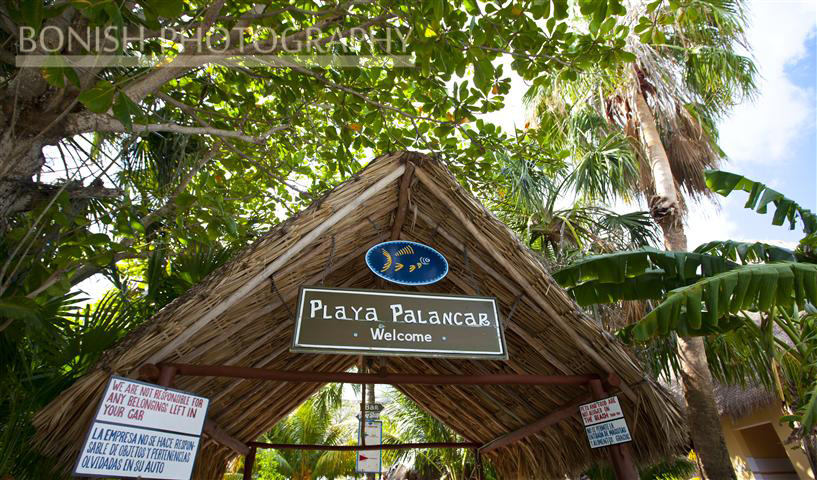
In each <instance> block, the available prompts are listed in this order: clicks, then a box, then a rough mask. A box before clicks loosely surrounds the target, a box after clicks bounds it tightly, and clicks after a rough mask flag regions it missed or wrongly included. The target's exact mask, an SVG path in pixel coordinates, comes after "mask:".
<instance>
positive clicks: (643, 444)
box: [35, 152, 685, 480]
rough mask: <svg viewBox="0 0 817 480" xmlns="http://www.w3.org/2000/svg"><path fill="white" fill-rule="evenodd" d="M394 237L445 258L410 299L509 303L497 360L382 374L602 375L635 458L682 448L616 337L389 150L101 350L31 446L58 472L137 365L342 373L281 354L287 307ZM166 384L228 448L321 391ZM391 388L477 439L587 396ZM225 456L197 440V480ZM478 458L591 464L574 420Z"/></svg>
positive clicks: (447, 188)
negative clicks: (194, 400)
mask: <svg viewBox="0 0 817 480" xmlns="http://www.w3.org/2000/svg"><path fill="white" fill-rule="evenodd" d="M401 186H402V188H401ZM401 199H402V201H401ZM401 205H402V208H401ZM395 236H398V237H399V238H400V239H405V240H414V241H418V242H422V243H426V244H429V245H431V246H433V247H435V248H436V249H437V250H439V251H440V252H442V253H443V254H444V255H445V256H446V257H447V258H448V261H449V263H450V266H451V270H450V273H449V274H448V276H447V277H446V278H445V279H444V280H442V281H440V282H439V283H437V284H434V285H431V286H428V287H421V288H419V290H422V291H429V292H447V293H462V294H476V293H477V292H479V293H480V294H482V295H490V296H494V297H496V298H497V299H498V300H499V302H500V305H501V309H502V312H501V313H502V315H503V317H504V318H507V317H508V316H509V312H510V310H511V308H512V306H513V305H514V304H515V301H516V304H515V308H514V312H513V315H512V318H511V319H510V321H509V322H507V324H506V332H505V334H506V338H507V343H508V351H509V354H510V360H508V361H506V362H505V361H485V360H482V361H475V360H460V359H456V360H447V359H420V358H389V359H388V360H387V361H386V362H385V363H386V368H387V369H388V371H389V372H401V373H428V374H435V373H436V374H469V373H472V374H478V373H531V374H542V375H560V374H568V375H569V374H587V373H597V374H601V375H605V374H606V373H609V372H615V373H617V374H618V375H619V376H620V378H621V379H622V380H623V382H622V390H623V391H622V392H619V397H620V398H621V399H622V400H623V405H624V410H625V413H626V415H627V417H628V421H629V423H630V428H631V430H632V432H633V435H634V438H635V442H634V444H633V451H634V453H635V455H636V457H637V458H638V459H642V460H643V459H646V458H654V457H656V456H660V455H663V454H665V453H667V452H669V451H671V450H673V449H675V448H676V447H677V446H679V445H682V444H683V443H684V442H685V433H684V430H685V428H684V427H683V423H682V421H681V418H680V415H679V412H678V409H677V407H676V404H675V403H674V401H673V400H672V398H671V396H670V395H669V394H667V392H666V391H665V390H663V389H662V388H660V387H658V386H657V385H655V384H654V383H653V382H651V381H650V380H648V379H647V378H646V376H645V374H644V372H643V371H642V370H641V368H639V366H638V365H637V362H636V361H635V359H634V357H633V356H632V355H631V354H630V353H629V352H628V351H627V350H626V349H625V348H624V347H623V346H622V345H621V344H620V343H619V342H618V341H617V340H616V339H614V338H613V337H612V336H610V335H607V334H605V333H604V332H603V331H601V329H600V328H599V327H597V326H596V325H595V324H593V323H592V322H591V321H590V320H589V319H588V318H587V317H586V316H585V315H583V313H582V312H581V311H580V310H579V309H578V308H577V306H576V305H575V304H574V303H573V302H572V301H571V300H570V299H569V298H568V297H567V295H566V294H565V292H564V291H563V290H562V289H561V288H560V287H559V286H558V285H557V284H556V283H555V282H554V281H553V279H552V278H551V277H550V275H549V274H548V273H547V271H546V269H545V267H544V265H543V264H542V263H541V262H540V260H539V259H537V257H536V256H535V255H534V254H533V253H532V252H531V251H530V250H529V249H528V248H526V247H525V246H524V245H522V244H521V243H520V242H519V241H518V240H517V238H516V237H515V236H514V234H513V233H512V232H511V231H510V230H508V228H507V227H505V225H503V224H502V223H501V222H499V221H498V220H497V219H496V218H495V217H494V216H493V215H492V214H491V213H490V212H488V211H487V210H486V209H485V208H484V207H483V206H482V205H481V204H480V203H479V202H478V201H477V200H476V199H474V197H473V196H471V195H470V194H469V193H468V192H467V191H466V190H465V189H463V188H462V187H461V186H460V185H459V184H458V183H457V181H456V179H455V178H454V177H453V176H452V175H451V173H450V172H449V171H448V170H447V168H446V167H445V166H443V165H442V164H440V163H439V162H437V161H436V160H433V159H431V158H429V157H427V156H423V155H419V154H415V153H409V152H400V153H395V154H390V155H384V156H382V157H380V158H378V159H376V160H374V161H372V162H371V163H370V164H369V165H368V166H367V167H366V168H365V169H364V170H363V171H361V172H360V173H358V174H357V175H354V176H353V177H352V178H351V179H349V180H348V181H346V182H345V183H343V184H342V185H340V186H338V187H337V188H335V189H334V190H333V191H332V192H330V193H328V194H327V195H326V196H325V197H323V198H322V199H321V200H319V201H317V202H315V203H314V204H313V205H312V206H311V207H310V208H308V209H307V210H305V211H304V212H302V213H300V214H298V215H296V216H295V217H293V218H291V219H289V220H288V221H286V222H284V223H282V224H281V225H279V226H277V227H276V228H274V229H273V230H272V231H271V232H269V233H268V234H266V235H264V236H263V237H262V238H260V239H259V240H258V241H257V242H255V243H254V244H253V245H252V246H250V247H248V248H247V249H245V250H244V251H242V252H241V253H240V254H239V255H237V256H236V258H235V259H234V260H233V261H231V262H230V263H228V264H227V265H225V266H224V267H222V268H220V269H219V270H217V271H216V272H214V273H213V274H212V275H210V276H209V277H207V279H206V280H204V281H203V282H202V283H201V284H199V285H197V286H195V287H193V288H192V289H191V290H190V291H188V292H187V293H186V294H185V295H183V296H182V297H180V298H179V299H177V300H176V301H174V302H173V303H171V304H170V305H168V306H167V307H166V308H164V309H163V310H162V311H161V312H160V313H159V314H157V315H156V316H155V317H154V318H152V319H151V320H150V321H148V322H147V323H146V324H145V325H144V326H142V327H140V328H139V329H138V330H136V331H134V332H133V333H131V334H130V335H128V336H127V337H126V338H125V339H124V340H123V341H122V342H120V343H119V344H118V345H117V346H116V347H114V348H113V349H111V350H110V351H109V352H107V354H106V355H105V356H104V358H103V359H102V361H101V362H100V364H99V365H98V366H97V368H96V369H95V370H94V371H92V372H91V373H89V374H88V375H86V376H84V377H83V378H81V379H80V380H78V381H77V382H76V383H75V384H74V385H73V386H72V387H71V388H69V389H68V390H66V391H65V392H64V393H63V394H61V395H60V396H59V397H58V398H57V399H56V400H54V402H52V403H51V404H50V405H49V406H48V407H46V408H45V409H43V410H42V411H41V412H40V413H39V414H38V415H37V417H36V420H35V424H36V427H37V429H38V435H37V441H38V444H39V446H40V448H41V449H42V450H43V452H44V453H46V454H48V455H52V456H53V457H55V458H56V459H58V460H59V465H60V467H62V468H70V467H69V465H70V464H72V462H73V461H74V459H75V458H76V456H77V452H78V449H79V448H80V444H81V442H82V438H83V435H84V434H85V431H86V429H87V428H88V425H89V422H90V420H91V418H92V416H93V414H94V410H95V408H96V405H97V402H98V401H99V397H100V395H101V393H102V389H103V387H104V385H105V381H106V380H107V378H108V376H109V375H110V374H114V373H115V374H119V375H123V376H136V373H137V370H138V369H139V367H140V366H142V365H144V364H146V363H157V362H160V361H165V362H184V363H196V364H210V365H213V364H216V365H219V364H221V365H239V366H253V367H262V368H271V369H280V370H310V371H344V370H347V369H349V368H351V367H353V366H354V365H355V364H356V362H357V360H358V357H355V356H340V355H315V354H303V353H292V352H290V343H291V341H292V331H293V329H292V326H293V319H292V316H291V314H290V312H291V311H292V310H293V309H294V308H295V302H296V297H297V292H298V288H299V287H300V286H302V285H314V284H321V283H322V284H324V285H326V286H335V287H341V286H342V287H356V288H372V287H376V286H377V285H378V284H377V281H376V279H375V276H374V275H372V274H371V273H370V272H369V271H368V270H367V268H366V266H365V263H364V259H363V257H364V253H365V252H366V250H367V249H368V248H369V247H371V246H372V245H373V244H375V243H377V242H380V241H384V240H388V239H390V238H394V237H395ZM333 245H334V247H333ZM330 254H332V255H331V261H330V260H329V259H330ZM273 285H274V286H273ZM387 288H396V287H395V286H393V285H388V286H387ZM517 299H518V301H517ZM282 301H283V302H286V304H285V305H284V304H282ZM176 386H177V387H178V388H181V389H184V390H189V391H192V392H196V393H198V394H201V395H205V396H207V397H209V398H211V407H210V418H212V419H213V420H214V421H215V422H216V423H217V424H218V425H219V427H220V428H221V429H222V430H224V431H226V433H228V434H229V435H231V436H232V437H234V438H236V439H238V440H240V441H242V442H249V441H252V440H254V439H255V438H256V437H257V436H258V435H259V434H261V433H263V432H265V431H267V430H268V429H270V427H272V426H273V425H274V424H275V423H276V422H277V421H278V420H280V419H281V418H282V417H283V416H285V415H286V414H287V413H289V412H290V411H291V410H292V409H294V408H295V407H296V406H297V405H298V404H300V403H301V402H302V401H304V400H305V399H306V398H307V397H308V396H309V395H310V394H312V393H313V392H314V391H315V390H316V389H317V388H318V387H319V385H316V384H314V383H312V384H307V383H305V384H293V383H275V382H260V381H249V380H236V379H223V378H207V377H204V378H195V377H183V376H181V377H178V378H177V380H176ZM401 390H403V391H404V392H405V393H406V394H408V395H409V396H410V397H411V398H412V399H414V400H415V401H416V402H417V403H418V404H419V405H420V406H422V407H423V408H424V409H426V410H427V411H429V412H430V413H432V414H433V415H434V416H436V417H437V418H439V419H440V420H442V421H443V422H445V423H446V424H447V425H449V426H450V427H451V428H453V429H454V430H456V431H457V432H459V433H460V434H461V435H462V436H463V437H465V438H466V439H467V440H468V441H472V442H480V443H483V444H484V443H487V442H489V441H491V440H493V439H495V438H497V437H499V436H501V435H503V434H505V433H507V432H510V431H513V430H515V429H517V428H520V427H522V426H525V425H528V424H530V423H532V422H534V421H536V420H538V419H540V418H542V417H544V416H546V415H547V414H548V413H550V412H553V411H556V410H559V409H560V408H562V407H564V406H565V405H570V403H571V402H575V400H576V399H577V398H581V397H582V396H583V395H585V396H586V394H587V390H586V389H585V388H584V387H581V386H548V387H534V386H485V387H477V386H470V387H466V386H462V387H460V386H421V385H411V386H404V387H401ZM234 455H235V452H234V451H232V450H230V449H229V448H227V447H225V446H224V445H222V444H220V443H217V442H216V441H214V440H212V439H205V441H204V442H203V447H202V451H201V452H200V457H199V461H198V462H197V463H198V465H197V469H196V470H197V473H196V478H199V479H208V480H212V479H216V478H220V473H221V472H222V471H223V469H224V467H225V464H226V462H227V460H228V459H229V458H230V457H233V456H234ZM490 458H491V460H492V462H493V464H494V465H495V466H496V467H497V468H498V469H499V471H500V472H502V473H503V474H504V477H505V478H553V477H558V478H563V476H564V475H565V474H566V473H571V472H577V471H580V470H581V469H582V468H584V467H586V466H587V465H588V464H590V463H591V462H593V461H595V460H596V459H599V458H604V456H603V452H601V451H598V450H594V451H591V449H590V448H589V447H588V443H587V439H586V438H585V435H584V430H583V428H582V426H581V421H580V419H579V418H578V416H574V417H572V418H569V419H566V420H563V421H561V422H560V423H557V424H556V425H554V426H551V427H548V428H546V429H544V430H542V431H541V432H540V433H538V434H536V435H535V436H532V437H528V438H526V439H524V440H522V441H519V442H516V443H514V444H512V445H511V446H509V447H506V448H502V449H499V450H497V451H495V452H493V453H491V454H490Z"/></svg>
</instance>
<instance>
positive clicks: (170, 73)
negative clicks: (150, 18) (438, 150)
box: [124, 2, 396, 103]
mask: <svg viewBox="0 0 817 480" xmlns="http://www.w3.org/2000/svg"><path fill="white" fill-rule="evenodd" d="M355 3H356V2H349V4H348V5H354V4H355ZM343 8H344V7H339V8H337V9H335V10H331V11H329V12H326V18H325V19H324V20H321V21H319V22H316V23H315V24H314V25H312V26H310V27H309V28H307V29H305V30H301V31H300V32H297V33H294V34H292V35H288V36H287V37H285V38H284V39H276V40H280V42H277V41H276V47H275V48H274V49H272V50H266V48H267V47H269V42H258V43H257V44H256V43H253V44H251V45H249V46H248V45H244V48H243V49H242V48H241V47H236V48H234V49H230V50H226V51H222V50H220V49H216V50H210V49H205V50H204V51H201V52H196V53H197V54H198V55H201V56H202V60H201V64H200V65H203V64H204V63H206V62H207V61H208V60H207V56H208V55H210V56H212V55H219V56H230V55H236V54H239V53H241V54H250V55H251V54H253V53H259V52H260V50H259V49H264V50H263V53H264V54H265V55H274V54H276V53H281V52H283V51H287V50H290V49H292V48H293V44H296V43H297V44H300V43H301V42H304V41H305V40H308V35H309V34H310V32H312V31H315V30H316V29H317V30H320V29H322V28H326V27H329V26H331V25H334V24H336V23H338V22H339V21H340V20H342V19H343V18H344V17H345V16H346V15H347V14H348V12H346V11H345V10H343ZM394 17H396V15H395V14H393V13H389V14H385V15H380V16H378V17H375V18H373V19H371V20H368V21H366V22H362V23H360V24H359V25H357V26H355V27H352V28H349V29H347V30H344V31H342V32H338V33H336V34H334V35H331V36H329V37H326V38H322V39H320V40H315V41H309V42H307V45H309V46H323V45H325V44H326V43H329V42H330V41H337V40H339V39H341V38H345V37H348V36H350V35H353V34H354V33H355V32H356V31H360V30H361V29H365V28H367V27H370V26H373V25H377V24H380V23H383V22H385V21H386V20H389V19H391V18H394ZM239 18H241V17H239ZM239 23H246V25H242V26H247V25H249V24H250V23H249V20H244V19H243V18H242V19H241V20H240V22H239ZM233 30H235V29H233ZM279 43H280V44H279ZM248 47H252V48H248ZM188 55H189V54H188ZM184 56H185V55H184V54H182V55H179V56H178V57H176V59H174V60H173V61H172V62H170V63H169V64H168V65H165V66H163V67H161V68H156V69H154V70H152V71H150V72H148V73H147V75H145V76H144V77H143V78H142V79H141V80H139V81H136V82H134V83H132V84H130V85H128V86H127V87H126V88H125V89H124V92H125V94H126V95H127V96H128V98H130V99H131V100H132V101H133V102H135V103H139V102H140V101H142V99H144V98H145V97H146V96H148V95H150V94H151V93H153V92H155V91H156V90H158V89H159V88H160V87H161V86H162V85H164V84H165V83H167V82H169V81H170V80H173V79H176V78H179V77H181V76H183V75H185V74H186V73H187V72H189V71H190V70H192V69H193V68H194V67H180V66H179V64H180V63H181V61H180V60H179V59H180V58H182V57H184ZM200 65H199V66H200Z"/></svg>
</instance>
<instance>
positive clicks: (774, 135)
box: [687, 0, 817, 249]
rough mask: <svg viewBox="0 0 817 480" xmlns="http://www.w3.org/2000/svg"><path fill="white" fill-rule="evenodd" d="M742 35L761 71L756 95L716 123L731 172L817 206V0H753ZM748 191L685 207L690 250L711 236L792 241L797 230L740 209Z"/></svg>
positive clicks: (725, 167) (797, 235) (797, 236)
mask: <svg viewBox="0 0 817 480" xmlns="http://www.w3.org/2000/svg"><path fill="white" fill-rule="evenodd" d="M749 21H750V25H749V29H748V32H747V37H748V38H747V40H748V42H749V44H750V46H751V49H752V54H753V56H754V59H755V63H756V65H757V67H758V70H759V73H760V79H759V82H758V86H759V94H758V96H757V98H755V99H754V100H753V101H747V102H744V103H743V104H742V105H739V106H738V107H736V108H735V109H734V111H733V112H732V114H731V115H729V117H728V118H726V119H724V120H723V121H722V122H721V125H720V134H721V142H720V143H721V147H722V148H723V150H724V151H725V152H726V154H727V156H728V161H727V162H726V163H725V164H724V165H722V167H721V168H722V169H723V170H728V171H732V172H736V173H740V174H742V175H745V176H747V177H749V178H752V179H753V180H758V181H761V182H764V183H766V184H768V185H770V186H772V188H774V189H776V190H778V191H780V192H781V193H783V194H785V195H786V196H788V197H790V198H792V199H794V200H796V201H797V202H798V203H800V204H801V205H803V206H804V207H806V208H809V209H811V210H812V211H817V122H815V120H816V116H817V97H815V91H816V90H817V2H815V1H814V0H791V1H786V0H783V1H769V0H765V1H758V0H755V1H750V2H749ZM745 200H746V195H745V194H740V193H736V194H733V196H730V197H729V198H726V199H723V198H721V199H720V201H719V203H720V205H719V207H718V206H716V205H714V204H712V203H710V202H704V203H702V204H693V205H691V206H690V215H689V220H688V229H687V233H688V237H689V247H690V249H692V248H695V247H696V246H697V245H699V244H701V243H703V242H706V241H710V240H723V239H727V238H729V239H733V240H743V241H765V242H769V243H776V244H781V245H784V246H788V247H793V246H795V245H796V242H797V240H799V239H800V237H801V236H802V235H801V234H800V230H795V231H789V230H788V229H787V228H781V227H774V226H772V225H771V213H769V214H767V215H766V216H761V215H758V214H756V213H753V212H752V211H750V210H746V209H744V208H743V203H744V201H745Z"/></svg>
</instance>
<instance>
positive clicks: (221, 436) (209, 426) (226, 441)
mask: <svg viewBox="0 0 817 480" xmlns="http://www.w3.org/2000/svg"><path fill="white" fill-rule="evenodd" d="M204 433H206V434H207V436H208V437H210V438H212V439H213V440H215V441H216V442H218V443H220V444H222V445H224V446H225V447H229V448H230V450H232V451H234V452H235V453H237V454H239V455H247V454H248V453H249V452H250V447H248V446H247V445H245V444H244V442H241V441H240V440H237V439H235V438H233V437H231V436H230V435H229V434H228V433H227V432H225V431H224V430H222V429H221V427H219V426H218V425H217V424H216V422H214V421H212V420H210V419H209V418H208V419H207V420H205V421H204Z"/></svg>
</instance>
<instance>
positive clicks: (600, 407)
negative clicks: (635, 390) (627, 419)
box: [579, 395, 624, 426]
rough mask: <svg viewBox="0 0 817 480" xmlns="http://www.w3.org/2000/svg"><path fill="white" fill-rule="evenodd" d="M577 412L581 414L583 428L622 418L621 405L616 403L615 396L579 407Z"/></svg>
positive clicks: (616, 398)
mask: <svg viewBox="0 0 817 480" xmlns="http://www.w3.org/2000/svg"><path fill="white" fill-rule="evenodd" d="M579 411H580V412H581V413H582V421H583V422H584V426H588V425H595V424H597V423H601V422H609V421H610V420H615V419H617V418H624V412H622V411H621V404H620V403H618V397H617V396H615V395H613V396H612V397H608V398H602V399H601V400H597V401H595V402H592V403H585V404H584V405H581V406H580V407H579Z"/></svg>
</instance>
